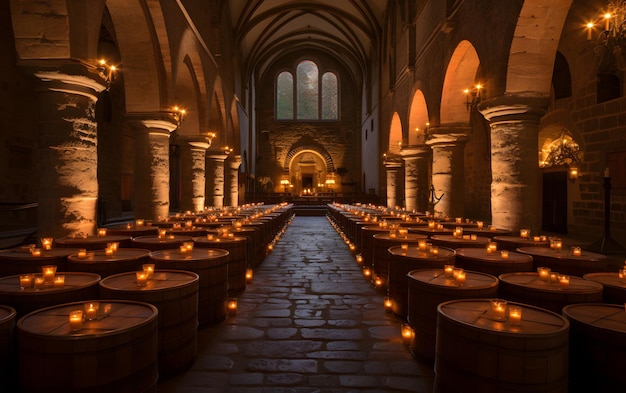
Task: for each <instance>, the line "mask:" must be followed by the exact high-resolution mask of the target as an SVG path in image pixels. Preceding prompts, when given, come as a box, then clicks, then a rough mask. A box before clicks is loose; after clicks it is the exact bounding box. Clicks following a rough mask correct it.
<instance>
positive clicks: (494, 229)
mask: <svg viewBox="0 0 626 393" xmlns="http://www.w3.org/2000/svg"><path fill="white" fill-rule="evenodd" d="M489 230H490V231H491V232H495V231H497V229H496V227H495V226H493V225H490V226H489Z"/></svg>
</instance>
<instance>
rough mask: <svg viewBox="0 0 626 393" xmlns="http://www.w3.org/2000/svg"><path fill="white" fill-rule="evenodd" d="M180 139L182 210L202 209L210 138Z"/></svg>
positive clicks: (193, 210) (194, 210)
mask: <svg viewBox="0 0 626 393" xmlns="http://www.w3.org/2000/svg"><path fill="white" fill-rule="evenodd" d="M179 138H180V140H181V159H180V161H181V162H180V165H181V176H180V177H181V189H182V192H181V194H182V195H181V200H180V207H181V210H182V211H187V210H189V211H192V212H200V211H202V210H204V206H205V205H204V201H205V191H206V180H205V170H206V151H207V149H208V148H209V147H211V140H210V139H207V138H206V137H202V136H198V137H179Z"/></svg>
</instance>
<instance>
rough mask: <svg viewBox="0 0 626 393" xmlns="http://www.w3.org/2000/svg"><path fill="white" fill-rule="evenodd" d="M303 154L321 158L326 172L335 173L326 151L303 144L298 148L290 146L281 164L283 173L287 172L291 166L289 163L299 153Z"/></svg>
mask: <svg viewBox="0 0 626 393" xmlns="http://www.w3.org/2000/svg"><path fill="white" fill-rule="evenodd" d="M303 152H312V153H314V154H317V155H318V156H320V157H321V158H322V160H323V161H324V163H325V164H326V171H327V172H329V173H334V172H335V164H334V163H333V158H332V157H331V156H330V154H329V153H328V151H327V150H326V149H325V148H324V147H323V146H320V145H318V144H315V143H305V144H301V145H298V146H295V145H294V146H292V147H291V149H289V153H287V156H286V157H285V162H284V164H283V171H285V173H287V172H289V167H290V166H291V161H292V160H293V159H294V158H295V157H296V156H297V155H298V154H300V153H303Z"/></svg>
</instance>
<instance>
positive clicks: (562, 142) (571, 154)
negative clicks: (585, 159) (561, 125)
mask: <svg viewBox="0 0 626 393" xmlns="http://www.w3.org/2000/svg"><path fill="white" fill-rule="evenodd" d="M555 165H563V166H565V167H566V168H567V173H568V178H569V180H570V181H572V182H574V181H576V180H577V179H578V175H579V172H578V168H580V146H578V143H576V142H574V141H573V140H571V139H568V138H567V137H565V135H561V136H560V137H559V138H558V139H556V140H555V141H554V142H552V144H550V147H549V149H548V151H547V155H546V157H545V159H544V160H543V161H542V162H541V165H540V166H541V167H544V168H545V167H550V166H555Z"/></svg>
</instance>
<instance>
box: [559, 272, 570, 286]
mask: <svg viewBox="0 0 626 393" xmlns="http://www.w3.org/2000/svg"><path fill="white" fill-rule="evenodd" d="M559 286H560V287H561V288H567V287H569V276H566V275H564V274H562V275H560V276H559Z"/></svg>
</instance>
